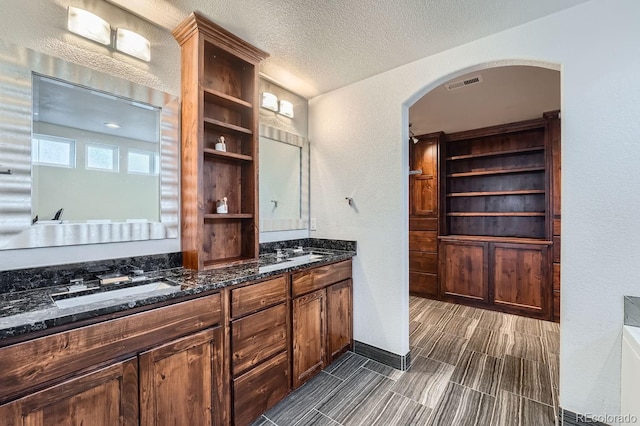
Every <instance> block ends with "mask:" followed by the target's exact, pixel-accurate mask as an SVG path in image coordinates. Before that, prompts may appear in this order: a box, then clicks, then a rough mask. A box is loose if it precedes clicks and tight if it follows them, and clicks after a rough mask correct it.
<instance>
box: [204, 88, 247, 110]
mask: <svg viewBox="0 0 640 426" xmlns="http://www.w3.org/2000/svg"><path fill="white" fill-rule="evenodd" d="M202 91H203V92H204V96H205V99H207V98H211V99H212V100H213V101H214V102H215V103H217V104H219V105H222V106H224V107H226V108H233V109H237V110H251V108H253V105H252V104H251V102H247V101H245V100H243V99H240V98H236V97H235V96H231V95H227V94H226V93H222V92H220V91H218V90H214V89H210V88H208V87H203V88H202Z"/></svg>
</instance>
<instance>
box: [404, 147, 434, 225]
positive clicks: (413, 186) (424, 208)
mask: <svg viewBox="0 0 640 426" xmlns="http://www.w3.org/2000/svg"><path fill="white" fill-rule="evenodd" d="M409 149H410V151H411V153H410V163H411V164H410V167H411V169H412V170H416V171H417V170H420V171H421V172H420V173H417V174H414V175H411V178H410V180H409V194H410V196H409V215H411V216H428V217H437V216H438V137H430V138H426V139H421V140H420V141H419V142H418V143H415V144H414V143H412V144H411V145H410V146H409Z"/></svg>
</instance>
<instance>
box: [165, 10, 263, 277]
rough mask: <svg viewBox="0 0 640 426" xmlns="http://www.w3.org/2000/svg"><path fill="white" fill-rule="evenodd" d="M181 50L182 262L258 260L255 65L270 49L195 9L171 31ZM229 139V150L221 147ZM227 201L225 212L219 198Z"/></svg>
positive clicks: (209, 264)
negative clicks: (219, 211) (219, 142)
mask: <svg viewBox="0 0 640 426" xmlns="http://www.w3.org/2000/svg"><path fill="white" fill-rule="evenodd" d="M173 36H174V37H175V39H176V40H177V41H178V43H180V46H181V50H182V128H181V133H182V137H181V140H182V159H181V166H182V167H181V176H182V180H181V184H182V187H181V192H182V197H181V213H182V215H181V217H182V252H183V265H184V266H185V267H186V268H189V269H196V270H202V269H207V268H215V267H219V266H224V265H228V264H232V263H239V262H243V261H247V260H253V259H256V258H257V257H258V243H259V240H258V223H259V214H258V205H259V203H258V155H257V153H258V65H259V63H260V61H261V60H263V59H265V58H266V57H267V56H268V54H267V53H266V52H263V51H262V50H260V49H258V48H256V47H254V46H252V45H250V44H248V43H247V42H245V41H243V40H242V39H240V38H238V37H236V36H235V35H233V34H231V33H230V32H228V31H226V30H225V29H223V28H221V27H220V26H218V25H216V24H214V23H212V22H210V21H209V20H207V19H206V18H204V17H202V16H201V15H199V14H198V13H192V14H191V15H190V16H189V17H188V18H187V19H185V20H184V21H183V22H182V23H181V24H180V25H178V27H177V28H176V29H175V30H174V31H173ZM220 136H224V138H225V142H226V149H227V150H226V151H217V150H215V148H214V146H215V144H216V141H217V139H218V138H219V137H220ZM223 197H227V199H228V213H226V214H217V213H216V201H217V200H221V199H222V198H223Z"/></svg>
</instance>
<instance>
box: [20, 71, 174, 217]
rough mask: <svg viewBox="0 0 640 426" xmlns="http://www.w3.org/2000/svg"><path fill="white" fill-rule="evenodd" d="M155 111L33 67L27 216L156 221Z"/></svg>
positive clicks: (157, 118) (157, 135)
mask: <svg viewBox="0 0 640 426" xmlns="http://www.w3.org/2000/svg"><path fill="white" fill-rule="evenodd" d="M161 112H162V109H161V108H160V107H156V106H153V105H149V104H146V103H143V102H139V101H133V100H131V99H128V98H124V97H120V96H115V95H113V94H110V93H106V92H103V91H100V90H96V89H93V88H89V87H85V86H81V85H77V84H73V83H70V82H68V81H63V80H60V79H57V78H52V77H48V76H43V75H40V74H36V73H33V135H34V136H33V141H32V176H33V181H32V183H33V185H32V192H31V193H32V203H31V206H32V217H34V219H35V217H38V218H40V219H51V218H52V217H54V216H55V215H56V213H57V212H58V211H60V209H62V211H63V212H64V214H63V215H62V216H61V217H60V219H61V220H62V221H63V222H64V223H82V222H95V221H100V222H127V221H140V220H146V221H149V222H152V221H159V220H160V178H159V174H158V170H159V162H160V121H161V120H160V116H161ZM37 222H38V221H35V222H34V224H35V225H38V223H37Z"/></svg>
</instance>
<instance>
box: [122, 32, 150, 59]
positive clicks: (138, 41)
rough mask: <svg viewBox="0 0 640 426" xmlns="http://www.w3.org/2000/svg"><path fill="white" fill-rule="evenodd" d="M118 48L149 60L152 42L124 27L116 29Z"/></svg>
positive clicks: (128, 53)
mask: <svg viewBox="0 0 640 426" xmlns="http://www.w3.org/2000/svg"><path fill="white" fill-rule="evenodd" d="M115 47H116V49H117V50H119V51H120V52H122V53H126V54H127V55H131V56H133V57H135V58H138V59H142V60H143V61H146V62H149V61H150V60H151V43H150V42H149V40H147V39H146V38H144V37H142V36H141V35H140V34H138V33H136V32H133V31H131V30H126V29H124V28H118V29H117V30H116V46H115Z"/></svg>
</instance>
